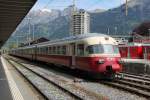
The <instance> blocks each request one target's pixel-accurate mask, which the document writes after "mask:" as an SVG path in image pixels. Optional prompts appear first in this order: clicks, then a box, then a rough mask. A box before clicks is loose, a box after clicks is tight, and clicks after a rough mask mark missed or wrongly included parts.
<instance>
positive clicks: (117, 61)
mask: <svg viewBox="0 0 150 100" xmlns="http://www.w3.org/2000/svg"><path fill="white" fill-rule="evenodd" d="M117 45H118V44H117V42H116V41H115V39H114V38H112V37H110V36H108V35H104V34H100V33H89V34H80V35H75V36H69V37H65V38H62V39H57V40H51V41H48V42H43V43H38V44H33V45H29V46H25V47H19V48H15V49H11V50H10V51H9V54H10V55H13V56H18V57H23V58H27V59H30V60H33V61H42V62H46V63H52V64H56V65H60V66H63V67H68V68H70V69H78V70H82V71H85V72H87V73H92V74H94V75H95V74H96V75H98V77H99V78H110V79H112V78H114V77H115V75H116V74H117V73H119V72H121V71H122V64H121V63H122V60H121V56H120V53H119V49H118V46H117Z"/></svg>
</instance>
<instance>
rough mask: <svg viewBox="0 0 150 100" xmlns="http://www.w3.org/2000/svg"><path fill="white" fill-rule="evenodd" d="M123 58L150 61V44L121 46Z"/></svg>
mask: <svg viewBox="0 0 150 100" xmlns="http://www.w3.org/2000/svg"><path fill="white" fill-rule="evenodd" d="M119 51H120V54H121V57H122V58H128V59H147V60H150V44H143V43H130V44H127V45H119Z"/></svg>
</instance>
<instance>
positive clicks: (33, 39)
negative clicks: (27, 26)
mask: <svg viewBox="0 0 150 100" xmlns="http://www.w3.org/2000/svg"><path fill="white" fill-rule="evenodd" d="M32 28H33V39H32V40H33V41H34V24H33V27H32Z"/></svg>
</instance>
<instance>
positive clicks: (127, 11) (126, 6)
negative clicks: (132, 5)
mask: <svg viewBox="0 0 150 100" xmlns="http://www.w3.org/2000/svg"><path fill="white" fill-rule="evenodd" d="M125 13H126V16H128V0H126V11H125Z"/></svg>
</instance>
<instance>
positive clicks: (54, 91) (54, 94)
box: [11, 62, 74, 100]
mask: <svg viewBox="0 0 150 100" xmlns="http://www.w3.org/2000/svg"><path fill="white" fill-rule="evenodd" d="M11 63H13V64H15V65H16V66H17V69H18V70H19V71H21V72H22V73H23V74H24V76H26V77H27V78H28V79H29V80H30V81H31V82H32V84H34V85H35V86H36V87H37V88H38V89H39V90H40V91H41V92H42V93H43V94H45V95H46V97H47V98H48V99H49V100H74V98H72V97H71V96H70V95H67V94H66V93H64V91H62V90H60V89H58V88H57V87H56V86H54V85H53V84H50V83H49V82H47V81H45V80H44V79H43V78H41V77H38V76H37V75H36V74H34V73H31V72H30V71H28V70H27V69H25V68H23V67H21V66H20V65H18V64H16V63H14V62H11Z"/></svg>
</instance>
